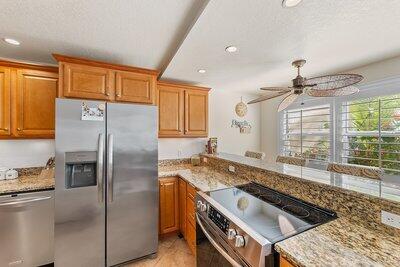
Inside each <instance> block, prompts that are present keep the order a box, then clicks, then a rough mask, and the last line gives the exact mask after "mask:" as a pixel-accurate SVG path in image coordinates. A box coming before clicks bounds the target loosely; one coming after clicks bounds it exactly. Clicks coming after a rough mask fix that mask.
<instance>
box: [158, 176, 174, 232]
mask: <svg viewBox="0 0 400 267" xmlns="http://www.w3.org/2000/svg"><path fill="white" fill-rule="evenodd" d="M178 183H179V182H178V177H167V178H161V179H160V180H159V186H160V234H166V233H170V232H174V231H178V230H179V194H178V191H179V185H178Z"/></svg>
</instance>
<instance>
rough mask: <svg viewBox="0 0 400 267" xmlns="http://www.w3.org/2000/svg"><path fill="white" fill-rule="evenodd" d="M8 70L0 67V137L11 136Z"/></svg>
mask: <svg viewBox="0 0 400 267" xmlns="http://www.w3.org/2000/svg"><path fill="white" fill-rule="evenodd" d="M10 116H11V91H10V69H8V68H4V67H0V137H1V136H3V137H4V136H10V135H11V117H10Z"/></svg>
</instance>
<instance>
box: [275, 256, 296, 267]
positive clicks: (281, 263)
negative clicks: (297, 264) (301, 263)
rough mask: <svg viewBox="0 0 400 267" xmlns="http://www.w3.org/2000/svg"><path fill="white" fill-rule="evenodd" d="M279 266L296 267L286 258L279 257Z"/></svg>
mask: <svg viewBox="0 0 400 267" xmlns="http://www.w3.org/2000/svg"><path fill="white" fill-rule="evenodd" d="M279 266H280V267H294V265H293V264H291V263H290V262H288V261H287V260H286V259H285V258H284V257H282V256H279Z"/></svg>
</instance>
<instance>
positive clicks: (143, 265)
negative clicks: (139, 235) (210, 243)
mask: <svg viewBox="0 0 400 267" xmlns="http://www.w3.org/2000/svg"><path fill="white" fill-rule="evenodd" d="M151 266H156V267H170V266H171V267H172V266H181V267H192V266H193V267H195V266H196V259H195V257H194V255H193V254H192V253H191V251H190V249H189V247H188V245H187V243H186V241H185V240H184V239H183V238H179V237H178V236H176V235H173V236H170V237H167V238H163V239H161V240H160V241H159V244H158V253H157V258H155V259H143V260H140V261H137V262H133V263H130V264H128V265H125V266H124V267H151Z"/></svg>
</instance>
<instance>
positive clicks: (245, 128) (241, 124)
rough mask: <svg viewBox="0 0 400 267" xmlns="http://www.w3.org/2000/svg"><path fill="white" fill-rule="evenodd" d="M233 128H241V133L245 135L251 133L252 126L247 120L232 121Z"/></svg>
mask: <svg viewBox="0 0 400 267" xmlns="http://www.w3.org/2000/svg"><path fill="white" fill-rule="evenodd" d="M231 127H232V128H239V130H240V133H243V134H249V133H251V125H250V123H249V122H248V121H246V120H244V121H238V120H232V123H231Z"/></svg>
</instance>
